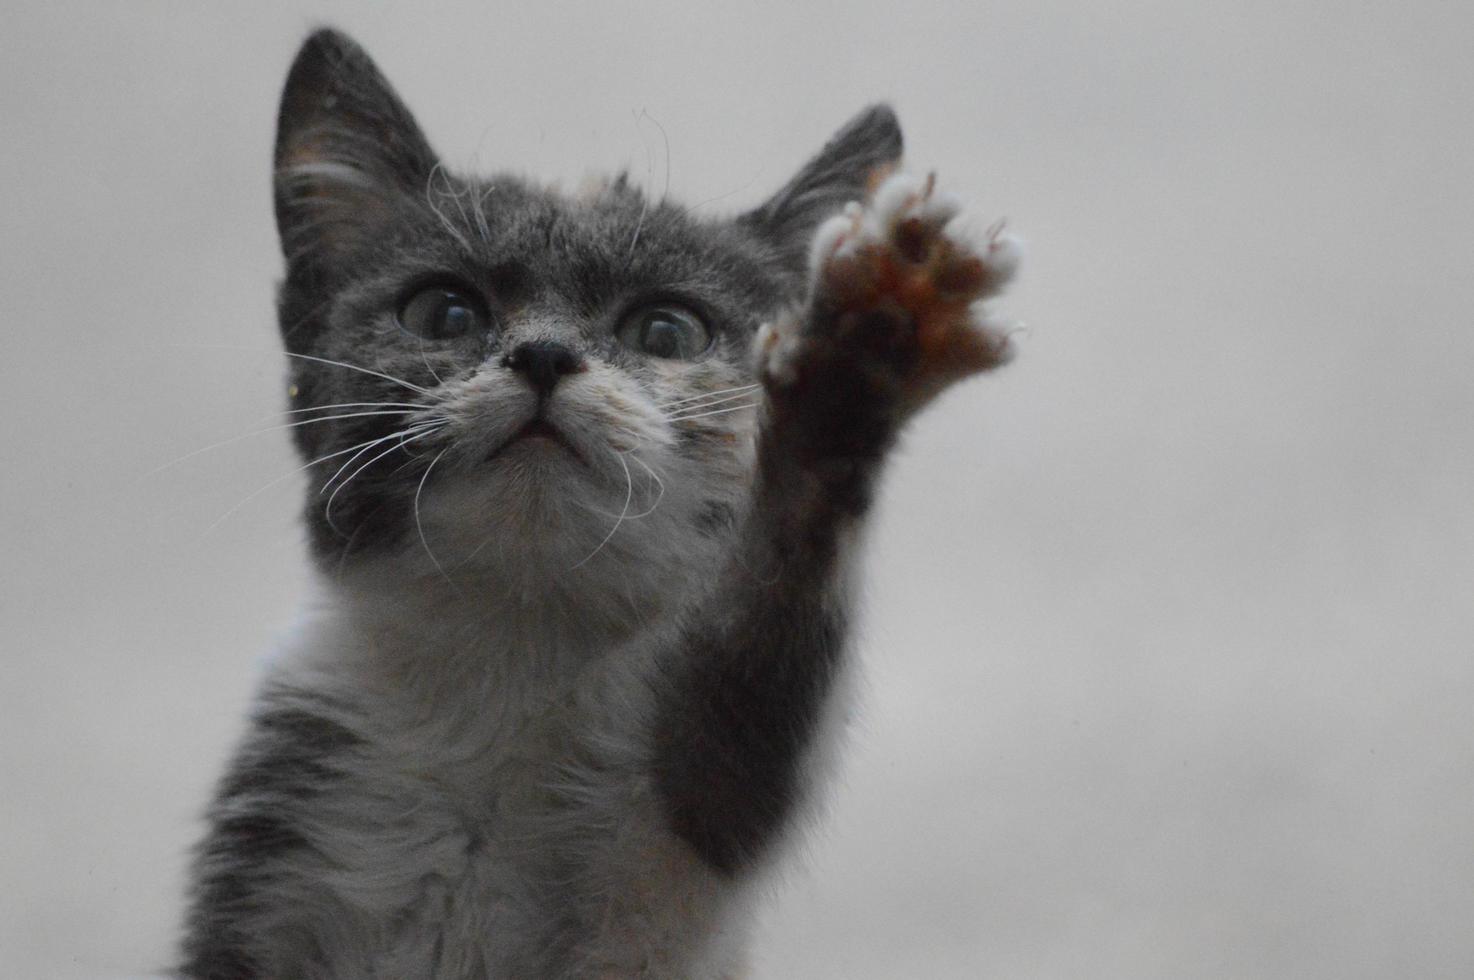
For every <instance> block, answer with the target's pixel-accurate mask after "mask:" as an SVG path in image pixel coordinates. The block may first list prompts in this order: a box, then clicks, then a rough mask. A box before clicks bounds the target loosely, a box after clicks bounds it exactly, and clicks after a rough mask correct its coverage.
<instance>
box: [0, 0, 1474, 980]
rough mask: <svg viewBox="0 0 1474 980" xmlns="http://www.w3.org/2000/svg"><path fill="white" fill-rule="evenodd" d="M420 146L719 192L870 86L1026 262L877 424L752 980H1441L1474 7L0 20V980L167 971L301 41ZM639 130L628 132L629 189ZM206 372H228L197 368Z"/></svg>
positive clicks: (223, 614)
mask: <svg viewBox="0 0 1474 980" xmlns="http://www.w3.org/2000/svg"><path fill="white" fill-rule="evenodd" d="M322 21H330V22H334V23H337V24H339V25H340V26H342V27H344V28H346V29H348V30H349V31H351V32H352V33H354V34H355V35H357V36H358V37H359V39H360V40H361V41H362V42H363V43H364V44H365V45H366V46H367V47H368V48H369V50H370V51H371V52H372V53H373V54H374V55H375V57H376V58H377V59H378V60H379V62H380V64H381V65H382V67H383V68H384V69H385V70H386V72H387V73H388V74H389V75H390V77H391V78H392V79H393V80H394V81H395V82H396V84H397V85H398V86H399V87H400V89H401V91H402V93H403V94H404V96H405V97H406V99H407V100H408V101H409V103H410V104H411V105H412V106H413V107H414V108H415V109H416V111H417V112H418V113H419V115H420V117H421V119H422V121H423V122H424V123H425V124H426V127H427V129H428V131H429V132H430V134H431V137H432V139H433V140H434V141H435V142H436V144H437V145H438V146H439V147H440V148H441V150H442V151H443V152H444V153H445V155H446V156H447V157H448V158H449V159H450V160H451V161H453V162H457V163H461V164H463V165H464V164H471V163H473V162H476V161H480V162H481V163H482V164H484V165H485V166H487V167H490V168H497V169H501V168H511V169H516V170H522V171H527V172H531V173H535V174H541V175H546V176H548V177H550V178H552V177H556V178H561V179H564V180H567V181H574V180H576V179H577V178H578V177H579V176H581V175H582V174H584V173H586V172H590V171H603V170H608V169H612V168H617V167H620V166H623V165H629V166H630V167H631V168H632V170H633V172H634V173H635V175H636V176H637V177H639V178H640V179H642V180H648V181H649V182H650V184H651V185H652V186H653V187H655V188H656V189H657V191H658V190H659V188H660V187H662V186H664V183H665V181H666V180H667V178H668V180H669V184H670V189H671V193H672V195H673V196H676V197H678V198H682V199H685V200H688V201H705V200H707V199H717V200H714V201H713V202H712V203H711V204H709V205H708V207H710V208H714V209H724V208H726V209H735V208H737V207H740V206H742V205H745V204H748V203H752V202H754V201H756V200H758V199H759V198H760V197H761V196H762V195H763V194H764V193H765V192H766V191H768V190H770V189H771V188H773V187H774V186H776V185H777V183H778V182H780V181H781V180H782V179H783V178H784V177H785V176H786V175H787V173H788V172H789V171H790V170H791V168H793V167H795V166H796V165H797V164H798V163H799V161H800V160H801V158H803V157H804V156H806V155H807V154H808V153H809V152H810V151H811V150H813V149H814V148H816V147H817V146H818V145H819V144H820V143H821V142H822V141H823V139H824V137H825V136H826V135H827V134H828V132H829V131H830V130H831V129H832V128H833V127H834V126H836V125H838V124H839V123H840V122H841V121H843V120H844V119H845V118H846V117H847V116H848V115H849V114H850V113H851V112H852V111H853V110H855V109H856V108H858V107H859V106H860V105H862V104H864V103H866V102H868V101H871V100H873V99H875V98H877V97H886V98H889V99H891V100H893V101H894V103H895V104H896V106H897V107H898V109H899V110H900V112H901V116H902V119H903V122H904V123H905V125H906V127H907V131H908V138H909V146H910V151H911V153H910V158H911V160H912V162H913V164H914V165H915V166H918V167H927V168H930V167H935V168H937V169H938V170H939V171H940V173H941V174H942V176H943V177H944V179H946V180H947V181H948V182H949V183H950V184H951V186H952V187H953V188H954V189H955V190H956V191H958V192H959V193H960V194H961V195H962V196H963V197H964V198H965V199H966V200H967V201H969V202H972V204H973V206H974V208H975V212H976V213H977V215H978V216H979V217H980V218H982V219H991V218H992V217H994V216H997V215H1007V216H1009V218H1010V219H1011V222H1012V226H1013V227H1014V228H1015V229H1016V230H1017V231H1018V232H1019V233H1020V234H1021V235H1023V236H1024V237H1025V238H1026V239H1028V240H1029V242H1030V243H1031V251H1030V253H1029V257H1028V261H1027V265H1026V266H1025V269H1024V274H1023V277H1022V280H1021V282H1020V284H1019V286H1018V287H1017V289H1016V290H1015V291H1014V293H1013V294H1012V299H1011V301H1010V303H1009V306H1010V308H1011V309H1012V310H1013V311H1014V312H1016V313H1018V314H1019V315H1020V316H1022V317H1023V318H1025V319H1026V320H1028V321H1029V323H1030V324H1031V325H1032V327H1033V332H1032V335H1031V336H1030V338H1029V339H1028V341H1027V343H1026V344H1025V347H1024V351H1023V356H1022V358H1021V359H1020V361H1019V362H1018V363H1017V364H1016V365H1015V366H1013V367H1011V368H1009V369H1008V370H1007V372H1005V373H1002V374H1000V375H998V376H996V377H994V378H990V379H987V380H984V381H979V382H975V383H973V384H971V385H969V386H968V387H966V388H965V389H964V390H961V391H958V392H956V393H955V394H953V395H950V396H949V397H948V398H947V399H946V400H945V401H944V402H943V403H942V404H941V405H940V406H939V407H938V408H937V409H936V410H935V411H934V412H933V413H932V414H930V415H929V416H927V417H925V418H924V420H923V421H921V422H920V424H918V425H917V426H916V428H915V430H914V432H913V434H912V437H911V438H910V440H909V442H908V444H907V447H906V450H905V454H904V455H905V457H906V458H905V459H904V460H903V461H902V464H901V465H899V466H898V467H896V469H895V471H894V478H893V479H892V481H891V485H890V487H889V494H888V497H887V500H886V503H885V506H884V509H883V514H882V520H881V525H882V526H881V529H880V532H879V534H878V535H877V537H876V540H875V542H874V544H875V547H874V549H873V555H872V558H873V561H872V563H871V564H872V569H873V574H872V575H871V580H870V588H869V592H870V601H869V616H868V628H867V639H866V642H865V647H866V656H867V660H868V661H869V668H870V669H869V676H870V679H871V685H870V687H871V692H870V695H869V698H868V702H867V703H868V710H867V712H866V719H865V723H864V725H863V728H862V730H861V731H860V732H859V733H858V735H857V738H856V739H855V744H854V746H853V751H852V753H851V756H850V764H849V766H848V769H847V776H846V780H845V785H844V786H843V787H842V788H841V790H840V792H839V793H838V794H837V795H836V797H835V799H834V803H833V808H832V819H831V821H830V822H829V823H828V824H827V827H826V830H825V832H824V833H823V834H822V836H821V838H820V839H819V840H818V841H817V842H816V844H815V847H814V848H813V854H812V861H811V866H810V868H809V870H808V871H807V872H805V873H804V874H802V875H799V876H797V877H795V878H794V880H793V881H792V882H791V884H790V885H789V887H788V888H787V890H786V891H785V892H784V893H783V894H782V895H781V897H780V898H779V899H777V901H776V903H775V905H774V908H773V911H772V914H771V915H770V916H769V917H768V919H769V927H768V929H767V934H766V939H765V942H764V943H763V946H762V950H761V955H760V965H759V966H760V968H759V969H758V971H757V973H756V976H757V977H758V978H761V980H777V978H805V980H829V978H833V980H867V978H874V980H882V978H884V980H894V978H900V977H905V978H910V977H926V978H958V980H962V978H968V980H972V978H977V977H982V976H1000V977H1005V976H1006V977H1031V978H1033V977H1038V978H1055V977H1057V978H1076V977H1085V976H1089V977H1092V978H1120V980H1128V978H1129V980H1140V978H1163V980H1167V978H1185V977H1186V978H1244V977H1254V978H1258V977H1275V978H1307V977H1323V978H1335V980H1344V978H1354V977H1365V978H1387V977H1418V978H1434V977H1449V978H1453V977H1468V976H1471V975H1474V927H1471V921H1474V718H1471V712H1470V710H1469V704H1470V701H1471V694H1474V657H1471V654H1474V611H1471V596H1474V506H1471V504H1474V384H1471V382H1470V377H1469V376H1470V372H1471V367H1474V328H1471V323H1470V312H1469V311H1470V309H1471V308H1474V276H1471V275H1470V273H1469V271H1468V266H1469V262H1470V254H1471V251H1474V249H1471V229H1474V180H1471V174H1474V152H1471V151H1474V127H1471V119H1474V104H1471V103H1474V99H1471V88H1474V85H1471V83H1474V70H1471V68H1470V67H1469V65H1470V62H1469V46H1470V39H1471V37H1474V30H1471V28H1474V8H1471V7H1468V6H1467V5H1458V4H1451V3H1449V4H1440V3H1433V2H1416V3H1415V2H1409V3H1403V4H1398V5H1392V4H1385V5H1373V4H1328V3H1327V4H1315V3H1299V4H1271V3H1242V4H1215V5H1208V4H1180V3H1178V4H1174V3H1147V2H1138V3H1131V4H1116V5H1109V6H1108V5H1104V4H1083V3H1082V4H1077V5H1069V4H1060V3H1039V2H1030V0H1017V2H1009V3H1001V2H1000V3H978V2H968V3H956V4H951V5H945V6H943V5H935V6H923V7H921V8H920V9H914V10H904V11H903V9H902V7H900V6H899V5H895V4H879V3H872V4H864V5H841V4H833V5H823V6H822V7H821V6H820V5H817V4H816V5H812V6H801V5H798V4H771V5H755V4H733V3H726V4H716V5H709V6H708V5H704V4H697V3H695V2H692V0H672V2H667V3H661V4H648V5H644V6H640V7H636V8H629V7H626V6H625V5H622V4H589V5H588V6H586V7H583V8H579V7H574V6H567V5H562V4H552V3H549V4H544V5H535V4H526V5H519V4H512V3H509V2H497V3H476V4H466V5H464V6H463V7H462V8H461V9H460V10H459V11H457V12H450V11H442V12H438V13H426V12H424V9H423V8H421V7H419V6H418V5H407V4H406V5H400V8H399V9H398V10H395V11H391V10H388V9H384V8H383V7H380V6H373V7H370V6H367V5H365V6H362V7H359V6H354V7H347V6H344V7H341V8H340V7H336V6H330V5H324V6H323V7H321V8H319V9H317V10H314V11H307V12H304V11H300V10H295V9H290V8H288V7H286V6H284V5H280V4H266V3H257V4H209V5H206V4H164V3H130V4H102V3H98V4H84V3H74V4H50V5H42V4H31V5H26V6H25V7H24V8H23V9H22V8H18V9H13V10H10V11H8V12H7V15H6V17H5V25H4V28H3V32H0V330H3V335H4V337H5V340H4V345H3V348H0V351H3V353H0V372H3V379H0V399H3V407H4V419H5V431H6V434H5V438H4V446H5V449H4V456H3V460H4V465H3V466H0V500H3V509H0V528H3V539H0V540H3V543H0V621H3V636H4V639H3V640H0V645H3V652H0V883H3V884H0V975H3V976H5V977H17V978H21V977H24V978H33V977H34V978H53V977H55V978H71V977H79V978H80V977H96V976H105V975H108V974H114V975H116V974H121V973H126V972H129V971H140V970H144V969H148V968H151V967H155V966H158V965H161V964H163V963H165V962H166V961H167V958H168V956H169V953H170V943H171V935H172V931H173V929H174V923H175V919H176V916H177V914H178V909H179V904H180V903H179V894H178V891H179V888H180V882H181V873H182V867H183V862H184V854H185V851H186V848H187V847H188V845H189V844H190V843H191V841H192V840H193V838H194V836H195V833H196V824H195V822H194V820H195V815H196V814H197V812H198V811H199V809H200V808H201V806H202V805H203V803H204V800H205V798H206V794H207V792H208V788H209V785H210V783H211V781H212V779H213V778H214V775H215V772H216V770H217V768H218V767H219V765H220V763H221V761H222V758H223V755H224V753H225V752H226V751H227V748H228V746H229V744H230V742H231V740H232V739H233V738H234V736H235V734H236V732H237V731H238V726H239V724H240V717H241V714H242V711H243V708H244V704H245V701H246V698H247V695H248V692H249V689H250V686H251V683H252V680H253V677H254V673H255V670H256V664H257V662H258V658H259V657H260V656H261V655H262V653H263V652H264V651H265V650H267V649H268V648H269V646H270V643H271V640H272V636H273V634H274V632H276V631H278V630H279V629H281V628H283V627H284V626H285V625H286V624H287V623H288V621H289V620H290V617H291V616H292V614H293V609H294V605H295V603H296V597H297V595H298V592H299V589H300V586H301V583H302V581H303V571H302V564H303V562H302V557H301V549H300V546H299V537H300V536H299V532H298V531H297V528H296V524H295V514H294V512H295V508H296V498H297V493H298V484H297V482H296V481H295V480H294V479H287V480H285V481H283V482H281V483H280V484H278V485H276V486H274V487H272V488H271V489H269V490H267V491H266V492H263V493H261V494H260V495H258V496H255V497H254V498H252V499H250V500H249V501H248V502H246V503H245V504H244V505H242V506H240V507H239V509H237V510H234V511H233V512H232V513H231V514H230V516H229V517H228V518H227V519H225V520H224V521H223V522H222V523H220V524H219V525H218V526H215V521H216V520H217V518H219V517H221V515H223V514H225V513H226V512H227V511H231V509H232V508H233V507H234V506H235V505H236V504H238V503H239V502H240V501H241V500H242V499H243V498H245V497H246V496H247V495H248V494H250V493H251V492H252V491H253V490H255V489H256V488H257V487H259V486H261V485H262V484H264V483H266V482H267V481H269V480H271V479H273V478H274V477H277V476H279V475H281V474H284V473H286V472H287V471H288V470H289V469H290V468H291V467H292V465H293V462H292V458H291V455H290V453H289V451H288V449H287V445H286V440H285V438H284V437H282V436H281V435H280V434H272V435H264V436H259V437H254V438H250V439H246V440H243V441H241V442H238V443H235V444H233V445H231V446H229V447H227V448H224V449H220V450H216V451H213V452H209V453H204V454H201V455H199V456H196V457H193V458H191V459H189V460H186V461H184V462H182V463H180V464H179V465H177V466H174V467H172V468H170V469H167V470H165V471H163V472H161V473H154V474H150V473H149V471H150V470H152V469H153V468H154V467H156V466H158V465H160V464H162V463H166V462H168V461H170V460H172V459H175V458H177V457H179V456H182V455H184V454H186V453H188V452H190V451H191V450H194V449H197V448H199V447H202V446H205V445H208V444H210V443H212V442H215V441H218V440H221V439H225V438H228V437H231V436H233V435H236V434H239V433H243V432H246V431H249V430H252V429H255V428H259V427H260V426H261V425H262V424H263V420H266V419H269V418H270V416H271V414H272V413H273V412H274V411H275V410H276V409H277V408H278V399H277V388H278V382H279V378H280V376H281V370H282V369H281V366H280V364H279V363H278V361H279V359H278V358H277V357H276V356H275V355H274V354H273V353H272V350H273V348H274V345H275V334H274V326H273V323H272V312H271V290H272V280H273V277H274V276H275V275H276V272H277V268H278V260H277V258H276V253H275V241H274V237H273V230H272V225H271V219H270V205H269V189H268V174H267V167H268V160H269V155H270V140H271V135H272V134H271V129H272V122H273V115H274V101H275V98H276V95H277V91H278V87H279V85H280V83H281V80H282V77H283V73H284V71H285V68H286V65H287V62H288V60H289V59H290V57H291V54H292V52H293V49H294V47H295V45H296V43H297V42H298V41H299V39H300V37H301V36H302V35H303V34H304V33H305V31H306V30H307V29H308V28H309V27H310V26H312V25H313V24H315V23H318V22H322ZM642 110H643V111H645V112H648V114H649V116H650V117H652V118H653V119H654V120H657V121H658V122H659V124H660V126H661V127H663V129H664V133H665V136H666V137H667V138H668V139H669V167H668V170H667V166H666V157H665V145H664V143H663V142H662V139H661V134H660V131H659V129H657V128H656V127H655V126H654V125H653V124H651V123H650V122H649V121H642V118H641V112H642ZM238 348H239V349H238Z"/></svg>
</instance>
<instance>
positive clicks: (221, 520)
mask: <svg viewBox="0 0 1474 980" xmlns="http://www.w3.org/2000/svg"><path fill="white" fill-rule="evenodd" d="M360 445H361V444H360ZM359 448H360V446H359V445H354V446H349V447H348V448H347V449H339V450H336V451H335V452H331V453H328V454H327V455H325V456H319V457H317V458H316V459H314V460H310V461H308V462H306V463H303V464H302V465H301V466H299V467H297V468H296V469H294V470H288V471H287V472H285V473H283V474H282V475H281V476H279V477H277V478H276V479H275V480H272V481H271V482H270V483H267V484H265V485H264V486H260V487H257V488H256V489H255V490H253V491H251V493H250V494H249V495H248V496H247V497H246V498H245V499H244V500H242V501H240V502H239V503H238V504H236V505H235V506H234V507H232V508H230V510H227V511H226V512H225V513H223V514H221V515H220V516H219V517H218V518H216V519H215V521H214V523H212V524H211V525H210V526H209V527H207V528H205V530H204V531H203V532H201V534H200V538H201V539H203V538H205V537H208V536H209V534H210V532H211V531H213V530H215V529H216V528H217V527H219V526H220V525H221V524H224V523H225V521H226V519H227V518H229V517H230V515H231V514H234V513H235V512H236V511H238V510H240V509H241V508H242V507H244V506H246V504H248V503H250V502H251V501H252V500H255V499H256V498H257V497H259V496H261V495H262V494H263V493H265V492H266V491H268V490H270V489H271V488H272V487H274V486H276V485H277V484H278V483H281V482H282V481H283V480H288V479H291V478H292V477H294V476H296V475H297V474H298V473H302V472H304V471H306V470H310V469H312V467H314V466H316V465H317V464H318V463H325V462H327V461H328V460H330V459H334V458H336V457H338V456H346V455H347V454H348V453H351V452H354V451H356V450H357V449H359Z"/></svg>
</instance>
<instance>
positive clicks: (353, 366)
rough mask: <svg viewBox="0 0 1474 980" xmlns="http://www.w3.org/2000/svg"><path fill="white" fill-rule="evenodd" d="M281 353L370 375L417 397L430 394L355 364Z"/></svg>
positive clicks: (285, 351) (418, 387)
mask: <svg viewBox="0 0 1474 980" xmlns="http://www.w3.org/2000/svg"><path fill="white" fill-rule="evenodd" d="M281 353H283V354H285V355H286V356H287V357H296V358H300V359H301V360H304V361H316V362H317V363H319V364H331V365H332V366H333V367H340V368H347V369H348V370H349V371H360V372H362V373H363V374H371V375H373V376H374V377H376V378H383V379H384V380H385V381H392V382H394V383H395V384H397V385H404V387H406V388H408V389H409V390H410V391H413V392H415V393H416V394H419V395H428V394H430V389H429V388H421V387H420V386H419V385H416V384H410V383H409V382H408V381H406V380H404V379H403V378H396V377H394V375H392V374H385V373H384V372H383V371H374V370H371V369H369V368H366V367H359V366H358V365H357V364H345V363H343V362H342V361H334V360H331V359H329V358H326V357H318V356H316V355H314V354H295V353H293V352H292V351H289V350H284V351H282V352H281Z"/></svg>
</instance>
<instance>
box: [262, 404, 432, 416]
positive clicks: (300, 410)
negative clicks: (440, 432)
mask: <svg viewBox="0 0 1474 980" xmlns="http://www.w3.org/2000/svg"><path fill="white" fill-rule="evenodd" d="M429 407H430V406H429V405H417V404H415V403H414V402H336V403H334V404H332V405H313V406H312V407H310V408H287V409H283V410H282V414H283V415H301V414H302V413H303V412H324V411H327V410H328V409H330V408H412V409H426V408H429Z"/></svg>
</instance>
